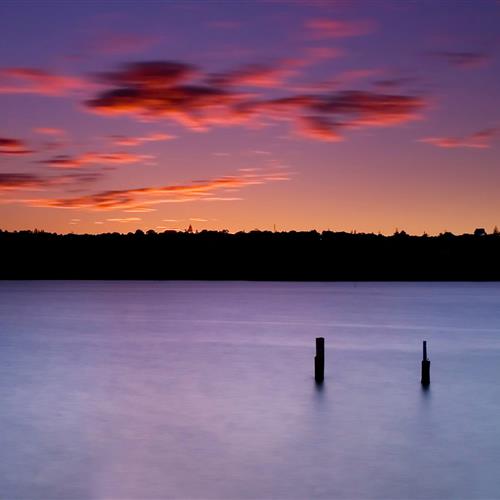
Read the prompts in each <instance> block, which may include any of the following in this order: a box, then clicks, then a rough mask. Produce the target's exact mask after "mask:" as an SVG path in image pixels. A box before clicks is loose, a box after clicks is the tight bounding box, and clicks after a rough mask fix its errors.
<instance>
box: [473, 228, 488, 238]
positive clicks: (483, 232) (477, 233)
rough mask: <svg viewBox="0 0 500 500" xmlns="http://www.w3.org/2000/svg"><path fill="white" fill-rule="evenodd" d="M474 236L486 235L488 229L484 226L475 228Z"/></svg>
mask: <svg viewBox="0 0 500 500" xmlns="http://www.w3.org/2000/svg"><path fill="white" fill-rule="evenodd" d="M474 236H486V230H485V229H484V227H478V228H476V229H475V230H474Z"/></svg>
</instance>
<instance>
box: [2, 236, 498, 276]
mask: <svg viewBox="0 0 500 500" xmlns="http://www.w3.org/2000/svg"><path fill="white" fill-rule="evenodd" d="M0 249H1V252H2V256H3V265H2V266H1V270H0V279H111V280H125V279H127V280H221V281H222V280H244V281H299V282H300V281H497V280H500V236H499V235H497V234H492V235H485V234H482V235H471V234H466V235H460V236H455V235H452V234H450V233H445V234H442V235H440V236H410V235H407V234H406V233H404V232H401V233H396V234H394V235H392V236H383V235H375V234H360V233H354V234H352V233H343V232H340V233H334V232H330V231H325V232H323V233H318V232H316V231H309V232H294V231H291V232H287V233H284V232H282V233H273V232H266V231H251V232H249V233H235V234H230V233H228V232H226V231H220V232H216V231H201V232H199V233H188V232H174V231H167V232H164V233H155V232H153V231H150V232H147V233H143V232H142V231H136V232H135V233H128V234H118V233H108V234H99V235H75V234H68V235H59V234H55V233H46V232H43V231H19V232H6V231H0Z"/></svg>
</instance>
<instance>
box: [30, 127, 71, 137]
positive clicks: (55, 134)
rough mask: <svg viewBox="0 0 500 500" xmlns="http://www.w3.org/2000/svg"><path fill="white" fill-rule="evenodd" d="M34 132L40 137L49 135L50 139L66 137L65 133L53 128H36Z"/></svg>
mask: <svg viewBox="0 0 500 500" xmlns="http://www.w3.org/2000/svg"><path fill="white" fill-rule="evenodd" d="M34 132H36V133H37V134H41V135H49V136H52V137H62V136H65V135H66V132H65V131H64V130H62V129H60V128H53V127H38V128H35V129H34Z"/></svg>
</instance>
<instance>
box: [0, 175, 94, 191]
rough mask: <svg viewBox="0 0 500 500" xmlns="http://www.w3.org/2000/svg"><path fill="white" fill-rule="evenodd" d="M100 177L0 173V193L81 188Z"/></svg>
mask: <svg viewBox="0 0 500 500" xmlns="http://www.w3.org/2000/svg"><path fill="white" fill-rule="evenodd" d="M100 177H101V174H99V173H85V174H69V175H56V176H43V175H39V174H33V173H18V172H2V173H0V191H18V190H23V191H39V190H43V189H47V188H53V187H59V186H70V187H71V186H73V187H81V186H82V185H87V184H91V183H93V182H95V181H97V180H98V179H99V178H100Z"/></svg>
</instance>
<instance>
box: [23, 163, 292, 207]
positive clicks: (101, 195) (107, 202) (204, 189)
mask: <svg viewBox="0 0 500 500" xmlns="http://www.w3.org/2000/svg"><path fill="white" fill-rule="evenodd" d="M289 179H290V176H289V174H288V173H287V172H285V171H279V172H276V171H268V172H265V173H259V174H252V173H247V174H239V175H234V176H227V177H218V178H214V179H209V180H201V181H193V182H191V183H189V184H180V185H177V184H174V185H166V186H159V187H142V188H132V189H123V190H110V191H101V192H98V193H95V194H91V195H85V196H80V197H75V198H59V199H38V200H27V201H26V202H27V203H28V204H30V205H32V206H38V207H40V206H43V207H53V208H78V209H92V210H114V209H122V210H124V209H127V210H129V211H130V210H133V209H137V208H139V209H142V208H144V207H148V206H150V205H156V204H162V203H183V202H188V201H196V200H202V199H203V198H205V197H207V198H209V197H213V195H214V193H217V192H219V191H220V190H227V189H231V188H233V189H234V188H237V189H240V188H244V187H248V186H254V185H259V184H265V183H268V182H274V181H284V180H289Z"/></svg>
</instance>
